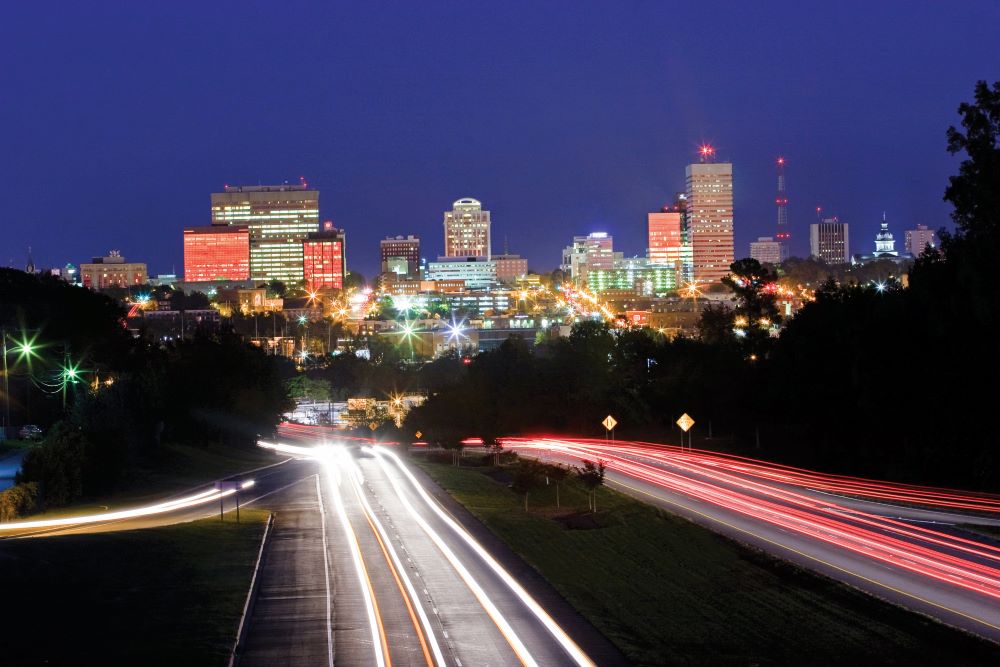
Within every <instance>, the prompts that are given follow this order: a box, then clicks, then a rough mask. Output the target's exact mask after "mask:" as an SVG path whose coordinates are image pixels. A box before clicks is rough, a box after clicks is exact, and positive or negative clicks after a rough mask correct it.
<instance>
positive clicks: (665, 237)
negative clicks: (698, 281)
mask: <svg viewBox="0 0 1000 667" xmlns="http://www.w3.org/2000/svg"><path fill="white" fill-rule="evenodd" d="M685 205H686V201H685V198H684V195H683V194H679V195H678V200H677V203H676V204H675V205H674V206H665V207H663V210H661V211H659V212H656V213H649V214H648V215H647V216H646V223H647V231H648V243H649V249H648V252H647V254H646V256H647V258H648V259H649V263H650V264H654V265H658V266H669V267H670V268H672V269H673V270H674V275H675V276H676V277H677V279H678V280H690V279H691V268H692V267H691V259H692V258H691V244H690V243H689V241H688V232H687V226H686V224H685V216H686V212H685Z"/></svg>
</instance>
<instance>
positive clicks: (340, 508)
mask: <svg viewBox="0 0 1000 667" xmlns="http://www.w3.org/2000/svg"><path fill="white" fill-rule="evenodd" d="M285 447H289V445H285ZM275 449H277V447H275ZM296 449H303V450H304V449H306V448H303V447H300V448H296ZM279 451H282V450H279ZM331 454H332V452H331V451H330V450H326V449H325V448H323V449H319V448H317V449H314V450H312V456H314V457H316V458H317V459H318V460H319V461H320V463H322V464H323V467H324V468H325V469H326V471H327V472H328V473H329V480H328V486H329V487H330V495H331V496H332V497H333V507H334V510H335V511H336V513H337V518H338V519H339V520H340V523H341V525H342V526H343V528H344V537H345V538H347V543H348V545H350V547H351V549H350V551H351V561H352V562H353V563H354V569H355V571H356V572H357V575H358V582H359V583H360V584H361V594H362V596H363V597H364V601H365V611H366V612H367V615H368V624H369V625H370V626H371V633H372V642H373V646H372V649H373V650H374V651H375V662H376V664H377V665H378V667H385V665H386V663H385V655H383V652H382V650H380V648H379V647H381V646H383V645H384V640H383V638H382V632H381V630H380V629H379V627H380V624H379V622H378V619H377V617H376V613H375V600H374V597H373V595H372V591H371V581H370V580H369V578H368V572H367V570H366V569H365V564H364V560H363V557H362V555H361V545H360V544H358V537H357V535H355V534H354V529H353V528H351V524H350V523H349V522H348V519H347V511H346V510H345V509H344V501H343V498H341V497H340V488H339V486H340V472H341V471H340V466H339V465H337V463H338V462H337V461H335V460H334V457H333V456H332V455H331ZM348 474H350V473H349V471H348Z"/></svg>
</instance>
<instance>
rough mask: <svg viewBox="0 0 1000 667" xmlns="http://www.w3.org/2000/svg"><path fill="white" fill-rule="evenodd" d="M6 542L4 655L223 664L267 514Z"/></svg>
mask: <svg viewBox="0 0 1000 667" xmlns="http://www.w3.org/2000/svg"><path fill="white" fill-rule="evenodd" d="M226 519H227V521H226V522H225V523H220V522H219V520H218V519H205V520H202V521H196V522H193V523H187V524H181V525H177V526H170V527H166V528H151V529H148V530H139V531H125V532H120V533H103V534H97V535H73V536H65V537H53V538H45V539H30V540H6V541H2V542H0V591H2V592H3V597H4V600H5V604H4V614H3V616H4V620H3V632H2V633H0V663H2V664H9V665H15V664H17V665H20V664H58V665H91V664H101V665H124V664H128V665H185V667H195V666H196V665H224V664H225V662H226V660H227V657H228V653H229V651H230V649H231V648H232V645H233V641H234V640H235V636H236V626H237V624H238V623H239V617H240V614H241V613H242V611H243V603H244V601H245V600H246V594H247V589H248V588H249V585H250V577H251V573H252V571H253V565H254V562H255V561H256V558H257V552H258V550H259V548H260V540H261V537H262V535H263V531H264V523H265V521H266V519H267V513H266V512H263V511H260V510H244V511H243V512H241V519H242V523H241V524H239V525H237V524H236V523H235V521H233V516H232V514H231V513H230V514H228V515H227V516H226Z"/></svg>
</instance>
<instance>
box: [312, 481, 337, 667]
mask: <svg viewBox="0 0 1000 667" xmlns="http://www.w3.org/2000/svg"><path fill="white" fill-rule="evenodd" d="M316 498H317V499H318V500H319V521H320V525H321V526H322V527H323V574H324V576H325V577H326V657H327V663H328V667H333V619H332V616H333V609H332V604H333V603H332V600H331V597H332V596H331V593H330V547H329V545H328V544H327V540H326V507H325V506H324V505H323V492H322V490H321V487H320V483H319V475H316Z"/></svg>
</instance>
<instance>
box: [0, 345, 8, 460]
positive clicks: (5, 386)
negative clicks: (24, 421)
mask: <svg viewBox="0 0 1000 667" xmlns="http://www.w3.org/2000/svg"><path fill="white" fill-rule="evenodd" d="M0 338H2V339H3V343H2V347H3V351H2V353H3V404H4V415H3V438H0V440H4V439H6V438H7V429H8V428H10V381H9V380H8V379H7V329H6V328H5V327H0Z"/></svg>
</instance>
